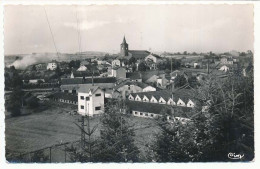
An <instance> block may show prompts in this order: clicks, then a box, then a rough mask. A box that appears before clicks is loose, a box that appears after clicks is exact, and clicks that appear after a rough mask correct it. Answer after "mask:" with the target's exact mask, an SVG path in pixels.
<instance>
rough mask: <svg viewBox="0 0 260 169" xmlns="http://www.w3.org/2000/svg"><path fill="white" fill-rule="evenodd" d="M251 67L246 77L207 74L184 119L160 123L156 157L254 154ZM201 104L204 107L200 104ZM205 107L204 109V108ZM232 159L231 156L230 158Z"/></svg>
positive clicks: (249, 156)
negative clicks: (193, 104)
mask: <svg viewBox="0 0 260 169" xmlns="http://www.w3.org/2000/svg"><path fill="white" fill-rule="evenodd" d="M253 89H254V88H253V70H251V71H250V74H249V76H248V77H243V76H238V75H237V74H230V75H229V76H228V78H226V79H219V78H217V77H216V76H215V75H210V76H208V77H207V79H205V81H204V83H203V84H202V85H201V86H200V87H199V88H198V90H197V91H196V92H195V93H194V95H193V97H194V98H193V99H196V100H197V104H196V107H195V109H194V112H192V113H191V114H193V116H190V121H188V122H187V123H184V124H182V123H179V124H178V123H177V122H176V121H175V122H172V123H168V122H166V123H161V124H159V125H160V127H161V128H162V134H161V135H159V136H158V137H157V141H156V143H155V147H154V151H155V153H156V161H160V162H165V161H178V162H185V161H200V162H201V161H231V160H232V159H229V158H228V154H229V153H230V152H231V153H236V154H244V157H243V158H242V159H238V160H235V161H250V160H252V159H253V158H254V114H253V112H254V111H253V110H254V90H253ZM203 107H204V111H202V108H203ZM205 108H206V109H205ZM232 161H234V160H232Z"/></svg>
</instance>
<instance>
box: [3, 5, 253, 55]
mask: <svg viewBox="0 0 260 169" xmlns="http://www.w3.org/2000/svg"><path fill="white" fill-rule="evenodd" d="M45 9H46V13H47V15H48V19H49V22H50V26H51V29H52V32H53V36H54V41H55V44H56V46H57V50H58V52H62V53H74V52H78V51H79V43H78V30H80V31H79V32H80V38H81V50H82V51H102V52H112V53H117V52H119V49H120V48H119V45H120V43H121V42H122V39H123V36H124V35H125V36H126V41H127V43H128V44H129V49H130V50H131V49H136V50H138V49H143V50H149V49H150V50H151V51H154V52H156V51H168V52H183V51H188V52H193V51H195V52H208V51H213V52H224V51H230V50H238V51H246V50H253V41H254V37H253V32H254V30H253V6H252V5H150V6H148V5H132V6H131V5H114V6H112V5H109V6H78V7H76V6H45ZM77 15H78V24H79V26H77ZM4 31H5V33H4V36H5V39H4V43H5V47H4V49H5V54H29V53H33V52H34V53H44V52H56V50H55V47H54V44H53V41H52V36H51V33H50V30H49V27H48V22H47V18H46V16H45V12H44V6H21V5H20V6H18V5H16V6H5V13H4Z"/></svg>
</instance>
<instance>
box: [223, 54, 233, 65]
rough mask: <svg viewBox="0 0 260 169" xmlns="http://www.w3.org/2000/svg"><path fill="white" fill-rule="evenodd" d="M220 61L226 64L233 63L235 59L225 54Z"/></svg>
mask: <svg viewBox="0 0 260 169" xmlns="http://www.w3.org/2000/svg"><path fill="white" fill-rule="evenodd" d="M220 63H221V64H223V65H225V64H227V65H233V63H234V61H233V59H232V58H231V57H226V56H224V57H222V58H221V59H220Z"/></svg>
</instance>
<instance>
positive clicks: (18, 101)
mask: <svg viewBox="0 0 260 169" xmlns="http://www.w3.org/2000/svg"><path fill="white" fill-rule="evenodd" d="M22 95H23V92H22V90H21V89H20V88H15V89H14V90H13V91H12V93H11V95H10V98H9V100H8V101H7V102H6V109H7V111H10V112H11V116H13V117H15V116H19V115H21V111H20V109H21V105H22V102H23V100H22Z"/></svg>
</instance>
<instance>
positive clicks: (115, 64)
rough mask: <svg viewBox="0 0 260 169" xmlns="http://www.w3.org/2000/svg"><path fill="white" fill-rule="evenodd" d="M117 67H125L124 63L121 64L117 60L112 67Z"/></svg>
mask: <svg viewBox="0 0 260 169" xmlns="http://www.w3.org/2000/svg"><path fill="white" fill-rule="evenodd" d="M117 66H125V65H124V62H122V63H121V61H120V60H119V59H115V60H113V61H112V67H117Z"/></svg>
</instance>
